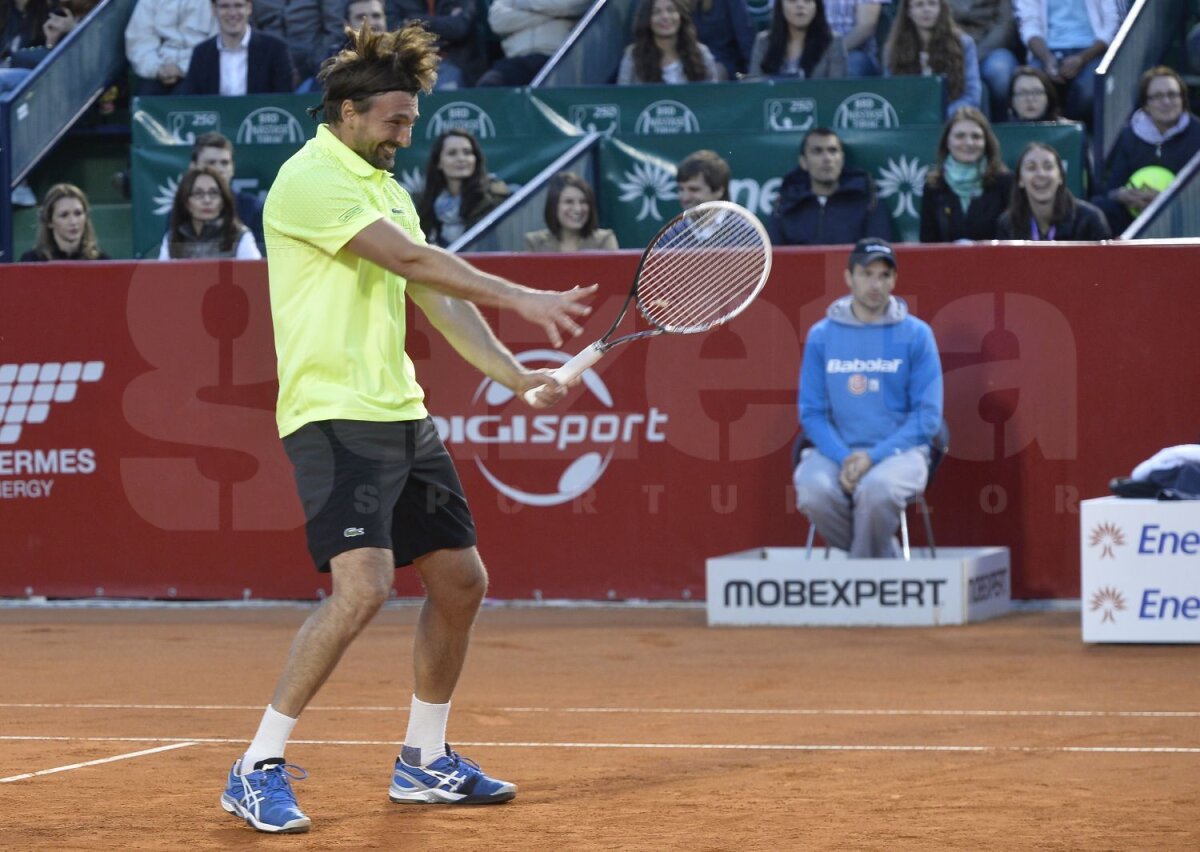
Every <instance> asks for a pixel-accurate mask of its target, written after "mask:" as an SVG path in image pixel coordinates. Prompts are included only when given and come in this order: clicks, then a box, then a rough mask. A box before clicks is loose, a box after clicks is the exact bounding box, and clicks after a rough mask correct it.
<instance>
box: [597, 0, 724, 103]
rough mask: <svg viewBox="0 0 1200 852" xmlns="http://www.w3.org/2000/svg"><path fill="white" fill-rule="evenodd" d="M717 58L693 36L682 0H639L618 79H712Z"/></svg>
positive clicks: (623, 82)
mask: <svg viewBox="0 0 1200 852" xmlns="http://www.w3.org/2000/svg"><path fill="white" fill-rule="evenodd" d="M716 79H717V62H716V60H715V59H713V55H712V53H711V51H709V49H708V48H707V47H705V46H704V45H702V44H701V43H700V40H699V39H698V38H697V37H696V25H695V23H694V22H693V21H692V12H691V7H689V6H688V5H687V3H686V2H685V0H641V3H640V4H638V8H637V13H636V15H635V17H634V22H633V44H631V45H629V46H628V47H626V48H625V55H624V56H622V57H621V67H620V69H619V70H618V71H617V83H618V84H619V85H622V86H627V85H629V84H630V83H696V82H703V81H715V80H716Z"/></svg>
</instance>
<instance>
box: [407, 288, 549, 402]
mask: <svg viewBox="0 0 1200 852" xmlns="http://www.w3.org/2000/svg"><path fill="white" fill-rule="evenodd" d="M408 295H409V296H410V297H411V298H412V300H413V302H415V303H416V305H417V307H419V308H420V309H421V311H422V312H423V313H424V314H425V316H427V317H428V318H429V321H430V322H431V323H433V327H434V328H436V329H437V330H438V331H439V332H440V333H441V335H442V336H443V337H445V338H446V340H448V341H449V342H450V345H451V346H453V347H454V350H455V351H456V352H458V354H459V355H461V356H462V357H463V359H464V360H465V361H466V362H467V363H468V364H471V365H472V366H473V367H475V368H476V369H477V370H479V371H480V372H481V373H483V374H484V375H486V376H487V377H488V378H490V379H493V380H494V381H497V382H499V383H500V384H502V385H504V386H505V387H507V388H509V389H510V390H512V391H513V392H515V393H516V394H517V396H522V394H524V393H525V391H527V390H531V389H533V388H540V390H539V392H538V393H537V394H536V396H535V398H534V399H533V400H531V401H530V404H531V405H533V406H534V407H536V408H545V407H547V406H550V405H553V404H554V403H556V402H558V401H559V400H560V399H562V398H563V396H565V395H566V392H567V389H566V387H565V386H564V385H562V384H560V383H559V382H558V381H557V380H555V379H554V377H553V376H552V375H551V371H550V370H528V369H526V368H525V367H524V366H523V365H522V364H521V362H520V361H518V360H517V359H516V358H514V357H513V354H512V352H510V351H509V350H508V347H506V346H505V345H504V344H503V343H501V342H500V340H499V339H498V338H497V337H496V335H495V333H494V332H493V331H492V328H491V326H489V325H488V323H487V320H485V319H484V318H483V315H482V314H480V313H479V309H478V308H476V307H475V306H474V305H473V304H471V303H470V302H467V301H464V300H462V299H458V298H455V297H453V296H448V295H446V294H445V293H439V292H438V291H437V290H435V289H433V288H432V287H429V286H427V285H423V284H412V283H410V284H409V285H408Z"/></svg>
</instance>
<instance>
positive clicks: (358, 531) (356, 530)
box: [342, 527, 367, 538]
mask: <svg viewBox="0 0 1200 852" xmlns="http://www.w3.org/2000/svg"><path fill="white" fill-rule="evenodd" d="M366 534H367V531H366V530H364V529H363V528H362V527H346V531H345V532H344V533H342V535H343V536H345V537H346V538H354V537H355V536H356V535H366Z"/></svg>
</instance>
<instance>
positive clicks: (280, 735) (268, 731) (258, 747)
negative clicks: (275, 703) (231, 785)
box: [241, 704, 297, 775]
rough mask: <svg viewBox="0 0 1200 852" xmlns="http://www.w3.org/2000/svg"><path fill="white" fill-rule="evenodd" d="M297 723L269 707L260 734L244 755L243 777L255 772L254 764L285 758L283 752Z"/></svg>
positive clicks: (264, 714) (260, 724)
mask: <svg viewBox="0 0 1200 852" xmlns="http://www.w3.org/2000/svg"><path fill="white" fill-rule="evenodd" d="M296 721H297V720H295V719H293V718H292V717H291V716H285V715H283V714H282V713H280V712H279V711H278V710H276V709H275V708H274V707H272V706H271V705H270V704H268V705H267V710H266V712H265V713H263V717H262V721H261V722H260V723H259V725H258V733H256V734H255V735H254V739H253V740H252V741H251V743H250V748H248V749H246V753H245V754H244V755H242V773H241V774H242V775H245V774H246V773H248V772H253V771H254V764H256V763H258V762H259V761H260V760H269V759H270V758H272V757H283V750H284V749H285V748H286V747H287V741H288V737H290V736H291V735H292V729H293V728H294V727H296Z"/></svg>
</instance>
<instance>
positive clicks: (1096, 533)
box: [1088, 523, 1125, 559]
mask: <svg viewBox="0 0 1200 852" xmlns="http://www.w3.org/2000/svg"><path fill="white" fill-rule="evenodd" d="M1124 546H1125V533H1124V532H1123V531H1122V530H1121V528H1120V527H1119V526H1117V525H1116V524H1107V523H1106V524H1097V525H1096V528H1095V529H1094V530H1092V534H1091V536H1090V537H1089V538H1088V547H1099V548H1100V558H1101V559H1105V558H1108V559H1116V558H1117V556H1116V554H1115V553H1113V548H1114V547H1124Z"/></svg>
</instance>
